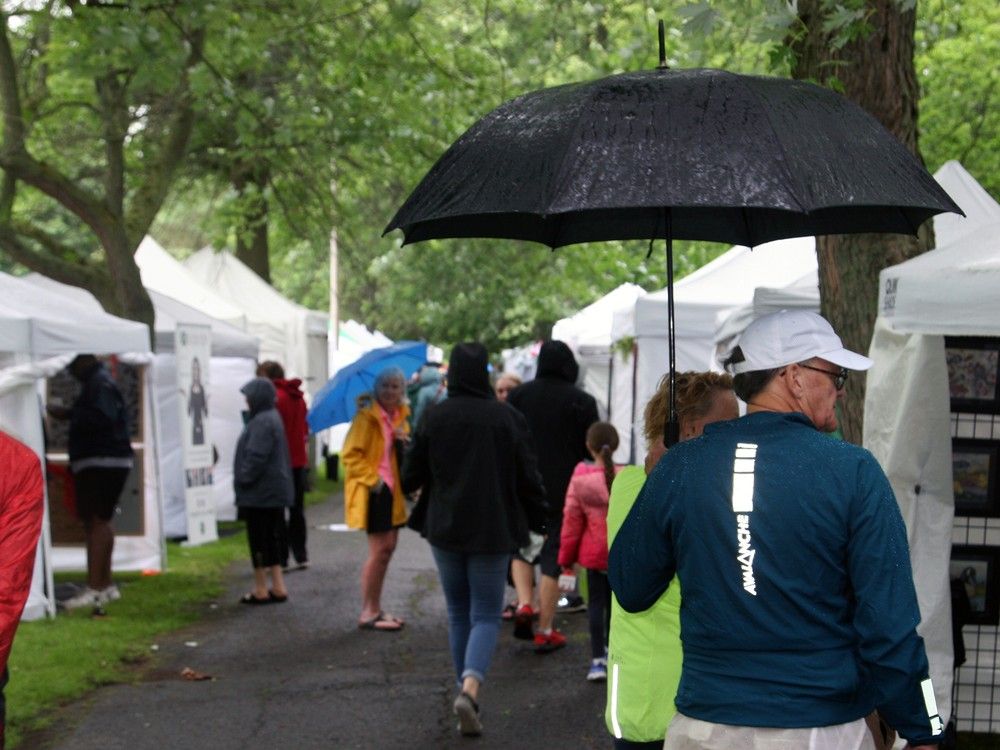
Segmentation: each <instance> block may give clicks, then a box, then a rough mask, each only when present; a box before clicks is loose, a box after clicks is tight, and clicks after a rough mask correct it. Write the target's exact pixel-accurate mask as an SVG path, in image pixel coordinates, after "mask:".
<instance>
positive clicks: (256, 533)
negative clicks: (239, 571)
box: [240, 508, 288, 568]
mask: <svg viewBox="0 0 1000 750" xmlns="http://www.w3.org/2000/svg"><path fill="white" fill-rule="evenodd" d="M240 518H242V519H243V520H244V521H246V524H247V542H248V543H249V544H250V560H251V561H252V562H253V566H254V567H255V568H271V567H274V566H275V565H281V557H282V554H283V553H284V550H285V547H286V545H287V544H288V542H287V539H286V536H285V535H286V533H287V531H286V527H285V509H284V508H240Z"/></svg>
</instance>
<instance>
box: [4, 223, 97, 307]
mask: <svg viewBox="0 0 1000 750" xmlns="http://www.w3.org/2000/svg"><path fill="white" fill-rule="evenodd" d="M26 240H33V241H34V242H37V243H38V244H40V245H41V246H42V248H43V249H44V252H42V251H39V250H37V249H36V248H35V247H33V246H32V245H31V244H29V242H26ZM0 248H2V249H3V251H4V252H5V253H6V254H7V255H8V256H10V258H11V259H13V260H15V261H17V262H18V263H20V264H21V265H23V266H25V267H27V268H30V269H31V270H32V271H37V272H38V273H41V274H43V275H45V276H48V277H49V278H51V279H55V280H56V281H61V282H63V283H64V284H72V285H73V286H84V287H86V288H88V289H91V290H94V291H95V294H96V293H97V291H99V290H101V289H109V288H110V281H111V279H110V277H109V276H108V274H107V272H106V271H105V270H104V269H103V268H101V267H99V266H96V265H93V264H89V263H85V262H82V261H81V262H77V263H74V262H72V261H68V260H63V258H62V256H63V255H64V254H70V253H72V252H73V251H72V249H71V248H68V247H67V246H65V245H63V244H61V243H59V242H58V241H57V240H56V239H55V238H54V237H52V236H51V235H47V234H44V233H43V232H41V231H40V230H38V229H37V228H35V227H31V226H27V225H24V224H19V225H17V226H16V227H15V226H14V225H12V224H10V223H2V224H0ZM98 296H100V295H98Z"/></svg>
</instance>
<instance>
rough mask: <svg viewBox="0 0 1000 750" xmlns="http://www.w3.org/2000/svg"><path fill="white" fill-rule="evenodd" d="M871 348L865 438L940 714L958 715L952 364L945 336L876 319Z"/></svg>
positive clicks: (946, 718) (866, 397)
mask: <svg viewBox="0 0 1000 750" xmlns="http://www.w3.org/2000/svg"><path fill="white" fill-rule="evenodd" d="M869 355H870V356H871V357H872V359H874V360H875V364H874V365H873V366H872V368H871V370H869V371H868V386H867V391H866V396H865V421H864V445H865V447H866V448H868V450H870V451H871V452H872V454H873V455H874V456H875V458H876V459H877V460H878V462H879V464H881V466H882V468H883V469H884V471H885V473H886V475H887V476H888V477H889V482H890V484H891V485H892V489H893V492H894V493H895V495H896V501H897V503H898V504H899V509H900V512H901V514H902V516H903V521H904V522H905V523H906V532H907V538H908V541H909V544H910V564H911V566H912V568H913V580H914V585H915V587H916V590H917V601H918V603H919V604H920V612H921V617H922V619H921V623H920V625H919V627H918V628H917V630H918V632H919V633H920V635H921V636H922V637H923V639H924V643H925V645H926V648H927V658H928V660H929V662H930V676H931V680H932V682H933V684H934V694H935V698H936V699H937V705H938V710H939V713H940V715H941V716H942V717H944V719H945V720H946V721H947V720H948V718H949V717H950V716H951V715H952V682H953V669H952V666H953V660H954V655H953V648H952V631H951V588H950V583H949V580H948V568H949V561H950V558H951V539H952V521H953V516H954V504H955V500H954V494H953V490H952V484H951V430H950V417H949V411H948V404H949V395H948V371H947V367H946V365H945V357H944V340H943V339H942V338H941V337H940V336H924V335H919V334H900V333H896V332H894V331H892V330H891V329H890V328H889V327H888V326H887V325H886V324H885V322H884V321H883V320H882V319H879V320H878V322H877V323H876V329H875V335H874V337H873V339H872V345H871V349H870V351H869Z"/></svg>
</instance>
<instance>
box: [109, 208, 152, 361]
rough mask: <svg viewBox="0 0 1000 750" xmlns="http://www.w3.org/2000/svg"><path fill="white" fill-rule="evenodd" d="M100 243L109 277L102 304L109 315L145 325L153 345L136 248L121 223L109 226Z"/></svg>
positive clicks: (148, 307) (150, 302)
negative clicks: (136, 259)
mask: <svg viewBox="0 0 1000 750" xmlns="http://www.w3.org/2000/svg"><path fill="white" fill-rule="evenodd" d="M101 242H102V245H103V247H104V255H105V257H106V258H107V267H108V274H109V276H110V277H111V284H110V289H109V293H108V294H107V296H105V297H103V298H101V304H102V305H103V306H104V309H105V310H107V311H108V312H109V313H111V314H112V315H118V316H120V317H123V318H129V319H130V320H137V321H139V322H140V323H145V324H146V325H148V326H149V336H150V346H152V344H153V341H154V340H155V335H154V333H153V331H154V326H153V321H154V313H153V303H152V301H150V299H149V293H148V292H147V291H146V288H145V287H144V286H143V285H142V278H141V276H140V274H139V267H138V266H137V265H136V263H135V257H134V255H133V251H134V249H135V248H133V247H132V243H131V242H130V241H129V239H128V235H127V233H126V231H125V226H124V222H122V223H121V224H119V225H117V226H112V227H109V229H108V233H107V234H106V235H104V236H102V237H101Z"/></svg>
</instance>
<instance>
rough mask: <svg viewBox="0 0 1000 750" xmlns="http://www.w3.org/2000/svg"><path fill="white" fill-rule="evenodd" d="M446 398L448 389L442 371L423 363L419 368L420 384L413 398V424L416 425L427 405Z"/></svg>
mask: <svg viewBox="0 0 1000 750" xmlns="http://www.w3.org/2000/svg"><path fill="white" fill-rule="evenodd" d="M446 398H448V390H447V388H446V386H445V382H444V373H443V372H441V370H440V369H439V368H437V367H433V366H431V365H424V366H423V367H422V368H421V369H420V386H419V388H417V392H416V396H415V397H414V399H413V426H414V427H416V426H417V424H418V423H419V422H420V417H421V416H423V413H424V412H425V411H427V408H428V407H430V406H434V404H439V403H441V402H442V401H444V400H445V399H446Z"/></svg>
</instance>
